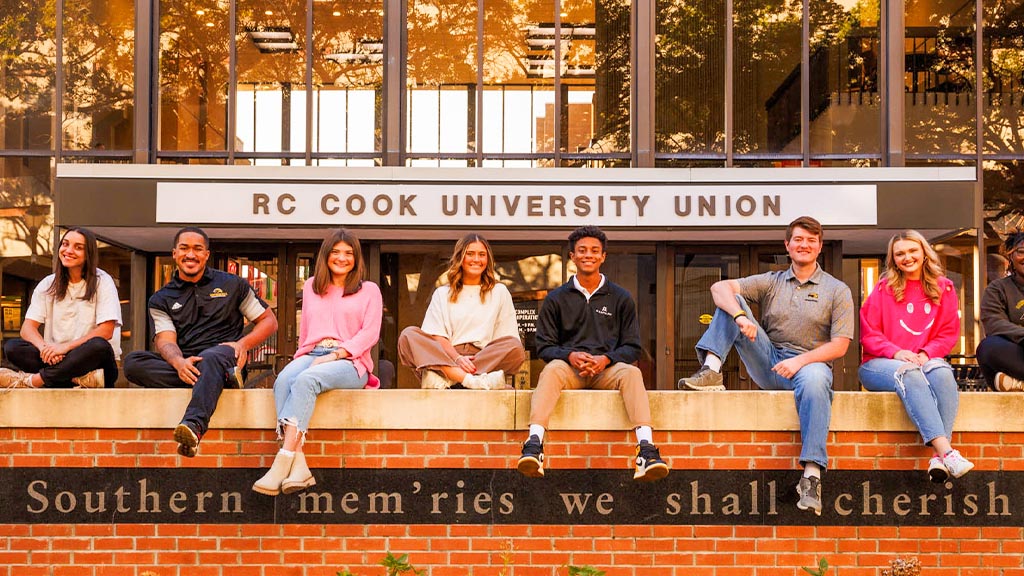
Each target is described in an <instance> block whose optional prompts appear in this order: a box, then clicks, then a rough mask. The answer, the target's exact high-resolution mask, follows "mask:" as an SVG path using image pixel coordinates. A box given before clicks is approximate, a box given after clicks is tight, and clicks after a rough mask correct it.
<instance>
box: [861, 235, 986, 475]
mask: <svg viewBox="0 0 1024 576" xmlns="http://www.w3.org/2000/svg"><path fill="white" fill-rule="evenodd" d="M959 337H960V309H959V304H958V301H957V297H956V289H955V287H954V286H953V282H952V281H950V280H949V278H946V277H945V276H944V275H943V271H942V265H941V264H940V263H939V257H938V255H937V254H936V253H935V250H933V249H932V247H931V246H930V245H929V244H928V241H927V240H925V238H924V237H923V236H921V234H920V233H919V232H917V231H915V230H907V231H905V232H903V233H901V234H897V235H895V236H893V237H892V239H890V240H889V248H888V251H887V254H886V257H885V272H884V273H883V274H882V278H881V279H880V280H879V282H878V285H877V286H875V289H874V291H873V292H872V293H871V295H870V296H868V297H867V299H866V300H865V301H864V304H863V305H862V306H861V309H860V343H861V347H862V350H863V357H862V362H863V363H862V364H861V366H860V370H859V371H858V376H859V377H860V381H861V384H863V385H864V388H866V389H868V390H872V391H878V392H895V393H896V395H897V396H899V397H900V400H901V401H902V402H903V406H904V408H906V410H907V415H908V416H910V419H911V420H912V421H913V422H914V424H915V425H916V426H917V429H918V431H919V432H920V433H921V438H922V439H923V440H924V443H925V444H926V445H928V446H931V447H932V449H933V450H934V452H935V455H934V456H933V457H932V458H931V460H930V461H929V463H928V475H929V477H930V478H931V479H932V481H933V482H945V481H946V480H947V479H948V478H949V477H950V476H952V477H954V478H959V477H960V476H963V475H964V474H966V473H967V472H968V471H970V470H971V468H974V464H972V463H971V462H970V461H968V460H967V459H966V458H964V457H963V456H962V455H960V452H959V451H957V450H954V449H953V446H952V445H951V444H950V439H951V438H952V435H953V421H954V420H955V419H956V412H957V408H958V406H959V390H958V389H957V385H956V379H955V378H954V377H953V370H952V368H950V366H949V364H947V363H946V361H945V360H944V359H943V358H944V357H945V356H946V355H947V354H949V352H950V351H951V350H952V349H953V346H955V345H956V342H957V340H958V339H959Z"/></svg>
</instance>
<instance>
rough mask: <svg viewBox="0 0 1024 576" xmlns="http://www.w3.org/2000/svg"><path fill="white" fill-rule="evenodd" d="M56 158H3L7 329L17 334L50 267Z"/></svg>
mask: <svg viewBox="0 0 1024 576" xmlns="http://www.w3.org/2000/svg"><path fill="white" fill-rule="evenodd" d="M50 163H51V158H48V157H16V156H9V157H3V158H0V215H2V216H3V217H2V218H0V295H2V296H0V308H2V310H0V312H2V314H3V317H2V322H3V326H2V334H0V337H3V338H9V337H15V336H17V335H18V331H19V330H20V329H21V321H22V318H23V317H24V313H25V311H26V310H27V309H28V300H29V296H30V295H31V294H32V290H33V289H34V288H35V285H36V284H37V283H38V282H39V281H40V280H42V279H43V277H44V276H46V275H47V274H49V273H50V271H51V260H50V255H51V253H52V248H51V238H52V236H53V195H52V192H51V189H50V181H51V168H50Z"/></svg>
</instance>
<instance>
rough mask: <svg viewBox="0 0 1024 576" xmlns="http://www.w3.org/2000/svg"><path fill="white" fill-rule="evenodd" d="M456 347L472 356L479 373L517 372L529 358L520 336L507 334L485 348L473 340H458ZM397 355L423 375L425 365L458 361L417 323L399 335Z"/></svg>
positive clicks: (448, 364)
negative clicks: (417, 325)
mask: <svg viewBox="0 0 1024 576" xmlns="http://www.w3.org/2000/svg"><path fill="white" fill-rule="evenodd" d="M455 349H456V350H457V351H458V352H459V354H462V355H464V356H472V357H473V364H475V365H476V369H477V372H478V373H483V372H494V371H495V370H504V371H505V374H515V373H516V372H518V371H519V365H520V364H522V363H523V360H524V359H525V358H526V352H525V351H524V350H523V345H522V343H521V342H519V339H518V338H513V337H512V336H504V337H501V338H498V339H497V340H492V341H491V342H488V343H487V346H484V347H483V348H482V349H480V348H477V347H476V346H473V345H472V344H459V345H458V346H455ZM398 359H399V361H401V362H402V365H403V366H408V367H409V368H412V369H413V371H415V372H416V375H417V376H420V375H421V374H422V372H423V369H425V368H438V367H441V366H455V361H454V360H452V359H451V358H449V357H448V353H447V352H445V350H444V348H443V347H441V343H440V342H438V341H437V340H434V337H433V336H431V335H430V334H427V333H426V332H424V331H423V330H420V329H419V328H418V327H416V326H409V327H408V328H406V329H405V330H402V333H401V334H400V335H399V336H398Z"/></svg>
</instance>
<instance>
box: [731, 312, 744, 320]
mask: <svg viewBox="0 0 1024 576" xmlns="http://www.w3.org/2000/svg"><path fill="white" fill-rule="evenodd" d="M746 315H747V312H746V310H740V311H739V312H737V313H735V314H733V315H732V319H733V320H738V319H739V317H740V316H746Z"/></svg>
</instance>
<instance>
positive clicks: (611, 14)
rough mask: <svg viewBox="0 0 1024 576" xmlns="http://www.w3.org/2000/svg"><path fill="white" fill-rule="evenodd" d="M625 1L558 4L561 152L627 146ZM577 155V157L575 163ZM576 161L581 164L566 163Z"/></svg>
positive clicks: (599, 151)
mask: <svg viewBox="0 0 1024 576" xmlns="http://www.w3.org/2000/svg"><path fill="white" fill-rule="evenodd" d="M629 4H630V3H629V1H628V0H593V1H590V2H586V1H584V2H563V3H562V14H561V20H562V35H561V40H562V44H563V46H565V47H566V48H565V50H563V51H562V60H563V62H562V83H563V85H565V86H568V88H567V89H566V92H565V95H566V98H565V101H564V102H563V104H562V106H563V107H564V109H565V111H564V112H563V116H564V119H565V124H564V125H563V126H562V127H561V130H562V138H561V142H562V151H563V152H567V153H570V154H609V153H615V152H628V151H629V137H630V116H629V113H630V109H629V102H630V80H631V78H630V55H631V53H632V52H631V50H630V46H632V42H631V36H630V20H629V19H630V6H629ZM581 161H582V160H578V161H577V162H581ZM572 165H581V164H572Z"/></svg>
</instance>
